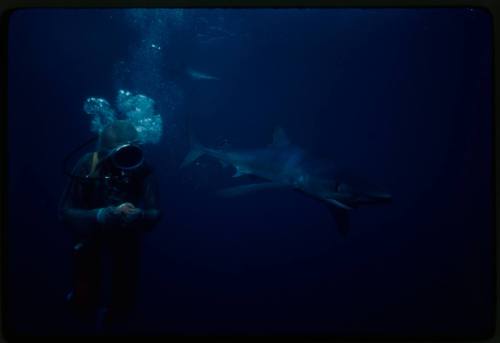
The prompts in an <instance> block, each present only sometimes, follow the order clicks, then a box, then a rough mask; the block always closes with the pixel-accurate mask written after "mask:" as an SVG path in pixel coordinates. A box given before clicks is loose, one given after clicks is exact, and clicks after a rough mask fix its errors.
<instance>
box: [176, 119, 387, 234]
mask: <svg viewBox="0 0 500 343" xmlns="http://www.w3.org/2000/svg"><path fill="white" fill-rule="evenodd" d="M190 142H191V148H190V150H189V152H188V153H187V155H186V156H185V158H184V160H183V162H182V163H181V165H180V168H185V167H186V166H188V165H189V164H191V163H193V162H194V161H196V160H197V159H199V158H200V157H201V156H204V155H206V156H209V157H211V158H214V159H215V160H217V161H219V162H220V163H221V165H222V166H223V167H227V166H231V167H232V168H234V170H235V173H234V174H233V177H241V176H244V175H250V176H253V177H254V178H255V177H256V178H257V179H259V180H260V181H259V182H256V183H255V182H254V183H249V184H243V185H239V186H235V187H230V188H225V189H222V190H219V191H218V192H217V194H218V195H219V196H223V197H236V196H241V195H245V194H249V193H253V192H259V191H263V190H272V189H274V190H277V189H288V190H294V191H297V192H299V193H300V194H303V195H305V196H307V197H309V198H311V199H314V200H316V201H318V202H319V203H321V204H323V205H325V206H326V207H327V208H328V209H329V210H330V212H331V214H332V216H333V218H334V220H335V222H336V224H337V229H338V230H339V232H340V233H341V234H342V235H344V236H345V235H346V234H347V232H348V230H349V226H350V225H349V213H350V212H351V211H352V210H353V209H355V208H358V207H360V206H364V205H373V204H387V203H390V202H391V201H392V196H391V195H390V194H388V193H387V192H384V191H380V190H374V189H373V188H368V189H362V188H360V187H357V186H354V185H353V184H350V183H348V182H347V181H346V180H348V178H346V177H345V176H344V177H342V176H339V177H328V176H324V175H322V173H319V172H316V171H315V170H313V169H314V168H313V169H311V168H310V165H311V163H309V162H310V161H311V160H312V159H311V158H309V157H308V156H307V154H306V153H305V151H304V150H303V149H302V148H300V147H299V146H296V145H293V144H292V143H291V142H290V140H289V139H288V136H287V135H286V133H285V131H284V129H283V128H281V127H277V128H276V129H275V130H274V134H273V141H272V143H271V144H270V145H268V146H267V147H264V148H260V149H252V150H229V149H215V148H210V147H206V146H204V145H202V144H201V143H199V142H198V140H196V139H195V138H194V137H193V136H191V137H190ZM312 165H314V163H312ZM339 175H340V174H339Z"/></svg>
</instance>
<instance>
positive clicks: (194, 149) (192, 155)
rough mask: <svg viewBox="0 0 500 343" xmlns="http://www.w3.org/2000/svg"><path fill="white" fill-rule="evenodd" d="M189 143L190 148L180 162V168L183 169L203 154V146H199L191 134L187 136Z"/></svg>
mask: <svg viewBox="0 0 500 343" xmlns="http://www.w3.org/2000/svg"><path fill="white" fill-rule="evenodd" d="M189 142H190V145H191V148H190V150H189V152H188V154H187V155H186V157H184V161H182V163H181V166H180V168H184V167H185V166H187V165H188V164H191V163H193V162H194V161H196V160H197V159H198V158H199V157H200V156H202V155H203V154H204V153H205V149H204V147H203V145H201V144H200V143H199V142H198V140H197V139H196V138H195V137H194V136H193V135H192V134H190V135H189Z"/></svg>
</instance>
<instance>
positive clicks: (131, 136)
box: [97, 120, 139, 153]
mask: <svg viewBox="0 0 500 343" xmlns="http://www.w3.org/2000/svg"><path fill="white" fill-rule="evenodd" d="M138 137H139V134H138V133H137V130H136V129H135V127H134V125H132V123H131V122H130V121H128V120H115V121H113V122H112V123H110V124H109V125H108V126H106V127H104V128H103V129H102V131H101V133H100V134H99V142H98V145H97V150H98V151H99V152H104V153H106V152H109V151H111V150H113V149H114V148H117V147H119V146H120V145H123V144H127V143H131V142H135V141H137V139H138Z"/></svg>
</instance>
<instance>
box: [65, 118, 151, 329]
mask: <svg viewBox="0 0 500 343" xmlns="http://www.w3.org/2000/svg"><path fill="white" fill-rule="evenodd" d="M152 176H153V175H152V169H151V167H150V166H149V165H148V164H147V163H146V161H144V156H143V151H142V149H141V147H140V145H139V144H138V133H137V130H136V128H135V127H134V125H132V124H131V123H130V122H129V121H128V120H114V121H113V122H111V123H110V124H109V125H107V126H105V127H104V128H103V129H102V130H101V132H100V133H99V136H98V142H97V151H95V152H91V153H87V154H85V155H84V156H83V157H82V158H81V159H80V160H79V161H78V162H77V163H76V166H75V167H74V168H73V171H72V172H71V173H70V181H69V184H68V185H67V187H66V189H65V191H64V193H63V196H62V199H61V203H60V208H59V216H60V219H61V220H62V221H63V223H64V224H65V225H66V226H67V227H68V228H69V229H70V233H71V234H72V238H73V244H74V245H73V268H74V275H73V276H74V279H73V289H72V290H71V291H70V292H69V294H68V295H67V297H66V299H67V301H68V302H69V304H70V307H71V309H73V310H74V313H75V314H76V315H77V316H78V317H79V318H80V319H81V320H84V321H86V322H88V323H95V324H96V325H97V327H98V328H99V327H102V328H104V329H106V328H113V327H116V325H118V326H119V325H120V323H121V324H123V323H127V320H130V318H131V315H133V313H134V310H135V307H136V296H137V294H136V293H137V286H138V277H139V275H138V273H139V257H140V241H141V236H142V235H143V233H144V232H148V231H151V229H152V228H153V226H154V225H155V224H156V223H157V222H158V221H159V219H160V211H159V209H158V197H157V192H156V188H155V187H154V182H153V180H152ZM106 289H107V292H106Z"/></svg>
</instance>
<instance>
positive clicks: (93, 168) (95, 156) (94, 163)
mask: <svg viewBox="0 0 500 343" xmlns="http://www.w3.org/2000/svg"><path fill="white" fill-rule="evenodd" d="M97 162H98V161H97V151H95V152H94V153H93V154H92V164H91V166H90V173H89V175H91V176H94V173H95V167H96V166H97Z"/></svg>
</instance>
